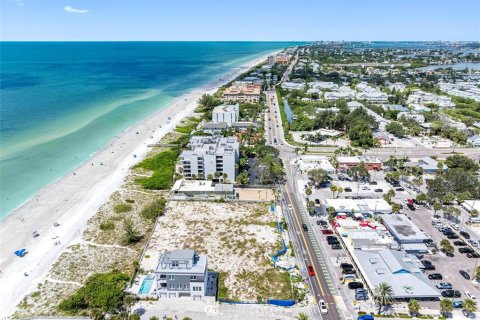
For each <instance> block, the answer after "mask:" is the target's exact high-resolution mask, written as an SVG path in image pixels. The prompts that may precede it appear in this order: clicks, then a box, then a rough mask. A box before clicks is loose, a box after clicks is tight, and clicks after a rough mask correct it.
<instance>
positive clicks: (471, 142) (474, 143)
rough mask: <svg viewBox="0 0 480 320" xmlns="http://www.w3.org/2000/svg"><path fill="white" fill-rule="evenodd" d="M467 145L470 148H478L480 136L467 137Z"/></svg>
mask: <svg viewBox="0 0 480 320" xmlns="http://www.w3.org/2000/svg"><path fill="white" fill-rule="evenodd" d="M467 143H468V144H469V145H472V146H474V147H476V148H478V147H480V135H478V134H477V135H474V136H471V137H468V139H467Z"/></svg>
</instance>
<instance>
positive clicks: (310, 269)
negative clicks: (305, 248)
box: [307, 266, 315, 277]
mask: <svg viewBox="0 0 480 320" xmlns="http://www.w3.org/2000/svg"><path fill="white" fill-rule="evenodd" d="M307 270H308V275H309V276H310V277H313V276H314V275H315V270H313V267H312V266H308V267H307Z"/></svg>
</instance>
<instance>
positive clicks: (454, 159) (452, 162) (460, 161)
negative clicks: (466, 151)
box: [445, 154, 479, 172]
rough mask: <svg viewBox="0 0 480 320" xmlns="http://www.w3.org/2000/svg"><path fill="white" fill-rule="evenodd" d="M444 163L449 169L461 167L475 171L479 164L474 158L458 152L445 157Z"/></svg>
mask: <svg viewBox="0 0 480 320" xmlns="http://www.w3.org/2000/svg"><path fill="white" fill-rule="evenodd" d="M445 164H446V165H447V167H448V168H449V169H453V168H462V169H463V170H467V171H475V172H476V171H478V170H479V165H478V163H477V162H475V160H472V159H470V158H469V157H466V156H463V155H459V154H456V155H453V156H450V157H447V159H446V160H445Z"/></svg>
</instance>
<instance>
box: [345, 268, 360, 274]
mask: <svg viewBox="0 0 480 320" xmlns="http://www.w3.org/2000/svg"><path fill="white" fill-rule="evenodd" d="M342 273H343V274H356V273H357V272H356V271H355V269H343V270H342Z"/></svg>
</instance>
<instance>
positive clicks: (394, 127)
mask: <svg viewBox="0 0 480 320" xmlns="http://www.w3.org/2000/svg"><path fill="white" fill-rule="evenodd" d="M385 130H386V131H387V132H389V133H391V134H393V135H394V136H396V137H399V138H403V137H404V136H405V134H406V133H405V130H404V129H403V126H402V125H401V124H400V123H398V122H396V121H392V122H390V123H389V124H387V125H386V126H385Z"/></svg>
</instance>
